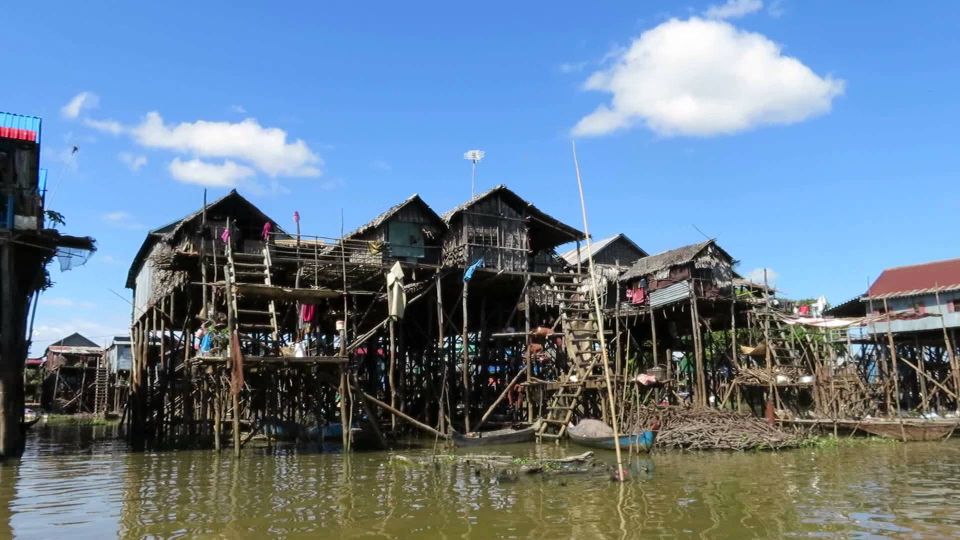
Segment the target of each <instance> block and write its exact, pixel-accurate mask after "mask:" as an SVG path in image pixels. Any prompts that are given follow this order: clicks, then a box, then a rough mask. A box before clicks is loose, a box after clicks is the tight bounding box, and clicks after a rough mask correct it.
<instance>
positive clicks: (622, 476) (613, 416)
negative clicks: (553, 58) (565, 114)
mask: <svg viewBox="0 0 960 540" xmlns="http://www.w3.org/2000/svg"><path fill="white" fill-rule="evenodd" d="M571 144H572V146H573V166H574V169H575V170H576V173H577V190H578V191H579V193H580V213H581V215H582V216H583V234H584V236H585V237H586V240H587V259H588V261H589V263H590V267H589V268H590V281H591V283H592V287H590V289H591V291H592V296H593V308H594V315H595V316H596V318H597V334H598V336H599V338H600V353H601V355H602V357H603V378H604V381H605V382H606V385H607V402H608V403H609V407H610V425H611V427H613V446H614V450H616V454H617V480H619V481H620V482H624V481H626V476H627V472H626V470H624V468H623V456H622V454H621V452H620V430H619V426H618V422H617V418H618V417H617V405H616V402H615V401H614V399H613V384H612V382H611V381H610V359H609V358H608V357H607V343H606V337H605V336H604V333H603V332H604V330H603V312H602V311H601V309H600V292H599V291H598V290H597V287H598V286H599V284H598V283H597V275H596V273H595V272H594V265H593V253H592V251H593V250H592V248H591V242H590V226H589V225H588V222H587V203H586V201H585V199H584V196H583V180H582V178H581V177H580V162H579V161H578V160H577V145H576V143H575V142H572V141H571ZM578 264H579V261H578Z"/></svg>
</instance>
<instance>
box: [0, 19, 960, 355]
mask: <svg viewBox="0 0 960 540" xmlns="http://www.w3.org/2000/svg"><path fill="white" fill-rule="evenodd" d="M255 4H257V3H253V2H250V3H243V2H226V1H223V2H218V1H211V2H190V3H187V2H178V1H170V2H159V3H142V2H141V3H118V2H100V1H91V2H71V3H68V2H45V1H42V0H38V1H36V2H19V3H13V4H10V5H7V6H5V7H4V19H5V23H4V32H2V33H0V60H2V61H3V63H4V65H5V69H4V75H3V83H2V84H0V110H4V111H9V112H15V113H19V114H27V115H35V116H40V117H42V118H43V148H42V156H41V165H42V166H43V167H46V168H47V169H49V171H50V181H49V182H50V183H49V192H48V194H47V208H48V209H52V210H56V211H58V212H60V213H62V214H63V215H64V216H65V217H66V220H67V224H66V227H65V228H63V230H64V231H66V232H67V233H70V234H77V235H91V236H93V237H95V238H96V240H97V245H98V251H97V253H96V254H95V255H94V256H93V257H92V258H91V259H90V260H89V262H88V263H87V264H86V265H85V266H83V267H80V268H75V269H73V270H70V271H69V272H60V270H59V267H58V265H57V264H56V263H54V264H52V265H51V266H50V272H51V276H52V279H53V281H54V282H55V286H54V287H53V288H51V289H49V290H47V291H45V292H44V293H43V295H42V296H41V300H40V304H39V307H38V310H37V314H36V322H35V327H34V336H33V337H34V346H33V354H39V353H41V352H42V351H43V348H45V347H46V345H47V344H49V343H50V342H51V341H53V340H56V339H58V338H60V337H63V336H65V335H67V334H69V333H72V332H74V331H79V332H81V333H83V334H84V335H86V336H88V337H90V338H91V339H93V340H94V341H97V342H98V343H103V344H106V343H107V342H109V340H110V337H111V336H112V335H115V334H123V333H125V332H126V331H127V328H128V327H129V321H130V311H131V308H130V303H129V299H130V296H131V291H130V290H128V289H125V288H124V285H125V280H126V274H127V271H128V269H129V266H130V262H131V259H132V257H133V255H134V254H135V252H136V250H137V249H138V247H139V246H140V244H141V243H142V241H143V239H144V237H145V235H146V233H147V231H148V230H149V229H151V228H155V227H158V226H161V225H164V224H166V223H168V222H170V221H173V220H175V219H177V218H179V217H182V216H183V215H185V214H187V213H190V212H192V211H194V210H196V209H198V208H199V207H200V206H201V205H202V200H203V190H204V189H207V190H208V192H209V197H210V198H211V199H213V198H216V197H218V196H221V195H223V194H225V193H226V192H228V191H229V190H230V189H231V188H237V189H238V190H239V191H240V192H241V193H242V194H244V195H245V196H247V197H249V198H250V199H251V200H252V201H253V202H254V203H255V204H257V205H258V206H260V207H261V208H262V209H263V210H264V211H265V212H266V213H267V214H269V215H271V216H272V217H274V219H276V220H277V221H278V222H279V223H281V225H286V226H292V215H293V212H294V211H298V212H299V213H300V215H301V224H302V228H303V231H304V233H305V234H316V235H320V236H330V237H335V236H337V235H339V233H340V229H341V212H342V215H343V216H344V217H343V220H344V223H343V226H344V227H346V229H348V230H349V229H351V228H352V227H355V226H357V225H359V224H361V223H363V222H365V221H367V220H369V219H371V218H372V217H374V216H375V215H377V214H378V213H380V212H381V211H382V210H384V209H386V208H388V207H389V206H391V205H392V204H394V203H396V202H397V201H399V200H402V199H403V198H405V197H407V196H409V195H410V194H412V193H419V194H420V195H421V196H422V197H424V199H425V200H426V201H427V202H428V203H429V204H430V205H431V206H433V207H434V209H435V210H437V211H438V212H443V211H445V210H447V209H449V208H451V207H453V206H455V205H457V204H458V203H460V202H462V201H463V200H465V199H467V198H469V196H470V164H469V162H467V161H465V160H464V159H463V153H464V152H465V151H467V150H470V149H482V150H484V151H485V152H486V157H485V158H484V160H483V161H482V162H481V163H480V165H479V173H478V189H481V190H482V189H485V188H489V187H492V186H494V185H497V184H501V183H503V184H507V185H508V186H509V187H511V188H512V189H514V190H515V191H516V192H518V193H519V194H520V195H521V196H523V197H526V198H527V199H529V200H532V201H534V202H535V204H536V205H537V206H538V207H540V208H541V209H543V210H544V211H546V212H548V213H550V214H552V215H554V216H556V217H558V218H560V219H562V220H564V221H566V222H567V223H570V224H572V225H574V226H577V227H578V228H579V227H581V225H582V222H581V216H580V212H579V205H578V199H577V185H576V177H575V174H574V168H573V158H572V152H571V142H572V141H576V146H577V154H578V158H579V161H580V165H581V170H582V173H583V179H584V187H585V193H586V202H587V210H588V217H589V225H590V231H591V232H592V234H593V235H594V237H595V238H603V237H606V236H609V235H612V234H615V233H618V232H623V233H626V234H627V235H628V236H630V237H631V238H632V239H633V240H635V241H636V242H637V243H638V244H639V245H640V246H641V247H643V248H644V249H645V250H647V251H648V252H650V253H656V252H660V251H664V250H667V249H671V248H674V247H679V246H682V245H685V244H690V243H694V242H698V241H701V240H703V239H704V238H705V236H709V237H714V238H716V239H717V240H718V242H719V243H720V245H721V246H722V247H724V248H725V249H726V250H727V251H728V252H730V253H731V254H732V255H733V256H734V257H735V258H736V259H737V260H738V261H740V262H739V265H738V266H737V269H738V270H739V271H740V272H741V273H742V274H744V275H748V276H754V277H757V276H762V273H763V269H764V268H766V269H768V276H769V277H770V278H771V281H775V283H776V285H777V287H778V288H779V289H780V290H781V291H782V294H783V295H785V296H788V297H792V298H800V297H816V296H819V295H821V294H822V295H826V296H827V298H828V299H829V300H830V301H831V302H833V303H840V302H842V301H845V300H847V299H849V298H852V297H854V296H856V295H858V294H860V293H862V292H863V291H864V290H865V289H866V287H867V284H868V282H869V281H870V280H872V279H874V278H876V276H877V275H878V274H879V273H880V272H881V271H882V269H883V268H885V267H890V266H897V265H904V264H912V263H918V262H924V261H928V260H937V259H945V258H953V257H957V256H958V251H957V246H956V242H955V240H954V238H955V233H956V231H957V229H958V226H960V182H957V181H956V179H955V178H954V177H955V173H954V172H952V171H954V170H955V169H957V165H958V161H960V153H958V152H957V151H956V136H955V135H954V133H955V126H956V125H957V124H958V120H960V100H957V99H956V96H957V95H960V91H958V90H960V72H958V71H957V70H956V69H955V68H953V67H951V66H954V65H955V59H956V58H957V56H958V53H960V45H958V40H960V32H958V25H960V23H958V21H960V5H954V4H953V3H923V2H921V3H914V4H905V3H899V2H890V3H886V2H874V3H870V4H869V5H867V4H862V3H847V2H832V1H817V0H804V1H803V2H800V1H799V0H772V1H771V0H731V1H729V2H726V3H724V2H723V1H722V0H718V1H713V2H711V1H707V2H689V3H684V2H652V1H650V2H604V3H602V4H600V5H597V6H587V5H586V4H584V3H582V2H563V1H556V2H549V3H547V2H542V3H534V2H529V3H528V2H519V3H518V2H499V1H491V2H484V3H483V4H478V5H474V6H472V7H469V6H463V5H455V3H451V2H434V3H428V2H419V3H413V4H411V3H396V2H390V3H387V2H384V3H382V4H366V5H361V3H324V5H320V3H314V2H299V3H298V2H289V3H285V4H284V6H283V7H282V8H278V7H277V6H272V7H271V6H267V5H266V4H259V5H255ZM74 146H76V147H78V149H79V150H78V151H77V152H76V153H73V152H72V149H73V147H74Z"/></svg>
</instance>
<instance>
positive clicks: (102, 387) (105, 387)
mask: <svg viewBox="0 0 960 540" xmlns="http://www.w3.org/2000/svg"><path fill="white" fill-rule="evenodd" d="M93 384H94V391H93V414H98V415H105V414H107V412H108V411H107V407H108V400H107V397H108V393H109V390H110V389H109V385H110V371H109V370H108V369H107V363H106V359H105V358H103V357H101V358H100V359H99V360H97V373H96V378H95V379H94V383H93Z"/></svg>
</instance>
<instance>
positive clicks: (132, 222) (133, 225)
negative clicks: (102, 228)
mask: <svg viewBox="0 0 960 540" xmlns="http://www.w3.org/2000/svg"><path fill="white" fill-rule="evenodd" d="M102 217H103V221H105V222H106V223H109V224H110V225H112V226H114V227H119V228H122V229H135V230H136V229H143V228H144V226H143V224H142V223H140V222H138V221H137V220H136V218H134V217H133V215H132V214H130V213H129V212H124V211H123V210H117V211H114V212H107V213H106V214H104V215H103V216H102Z"/></svg>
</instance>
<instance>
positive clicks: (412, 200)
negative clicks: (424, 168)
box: [345, 193, 446, 238]
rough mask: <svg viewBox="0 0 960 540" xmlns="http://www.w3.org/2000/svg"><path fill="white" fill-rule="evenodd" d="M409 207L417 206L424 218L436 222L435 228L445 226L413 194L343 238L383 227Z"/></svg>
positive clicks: (439, 218) (431, 209)
mask: <svg viewBox="0 0 960 540" xmlns="http://www.w3.org/2000/svg"><path fill="white" fill-rule="evenodd" d="M411 205H415V206H419V207H420V209H421V211H423V213H424V214H426V216H427V217H428V218H430V219H431V220H432V221H434V222H436V224H437V226H439V227H445V226H446V223H445V222H444V221H443V219H442V218H441V217H440V216H439V215H437V213H436V212H434V211H433V208H430V205H428V204H427V203H426V202H425V201H424V200H423V199H422V198H421V197H420V195H419V194H417V193H414V194H413V195H411V196H409V197H407V198H406V199H404V200H403V201H401V202H399V203H397V204H395V205H393V206H391V207H390V208H388V209H387V210H386V211H384V212H383V213H382V214H380V215H379V216H377V217H375V218H373V219H372V220H370V221H368V222H367V223H365V224H363V225H361V226H360V227H358V228H357V229H355V230H354V231H352V232H350V233H348V234H347V235H346V236H345V238H354V237H357V236H360V235H362V234H364V233H366V232H368V231H370V230H373V229H376V228H377V227H379V226H381V225H383V224H384V223H386V222H387V221H389V220H390V218H392V217H393V216H395V215H396V214H397V213H398V212H400V211H401V210H403V209H404V208H406V207H408V206H411Z"/></svg>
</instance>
